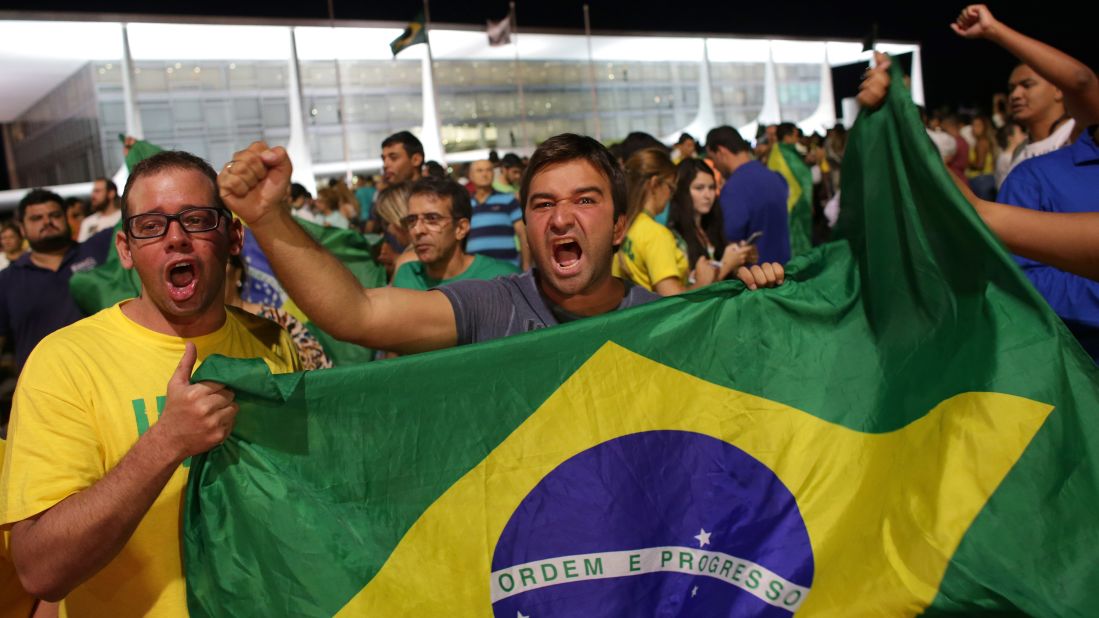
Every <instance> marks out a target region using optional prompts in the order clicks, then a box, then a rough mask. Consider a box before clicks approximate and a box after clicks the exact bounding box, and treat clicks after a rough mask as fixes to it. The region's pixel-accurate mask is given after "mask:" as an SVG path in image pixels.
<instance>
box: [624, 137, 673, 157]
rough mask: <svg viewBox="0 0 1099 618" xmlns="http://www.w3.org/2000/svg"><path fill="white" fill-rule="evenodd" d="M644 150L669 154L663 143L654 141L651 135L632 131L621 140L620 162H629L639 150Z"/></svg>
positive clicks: (668, 149)
mask: <svg viewBox="0 0 1099 618" xmlns="http://www.w3.org/2000/svg"><path fill="white" fill-rule="evenodd" d="M646 148H656V149H657V150H662V151H664V152H665V153H667V152H670V151H671V149H670V148H668V147H667V146H665V145H664V142H662V141H660V140H658V139H656V138H655V137H653V136H652V135H650V134H648V133H645V132H643V131H634V132H633V133H630V134H629V135H627V136H626V139H624V140H622V153H621V154H622V160H623V161H629V160H630V157H632V156H633V155H634V154H635V153H637V152H638V151H639V150H645V149H646Z"/></svg>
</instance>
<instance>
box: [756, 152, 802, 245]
mask: <svg viewBox="0 0 1099 618" xmlns="http://www.w3.org/2000/svg"><path fill="white" fill-rule="evenodd" d="M767 167H768V168H770V169H772V170H774V171H776V172H778V173H779V174H781V175H782V177H783V178H784V179H786V186H788V187H789V188H790V192H789V193H788V194H787V195H786V208H787V210H788V213H789V215H790V255H791V256H798V255H801V254H802V253H805V252H806V251H809V250H810V249H812V248H813V173H812V172H811V171H810V170H809V166H807V165H805V162H804V161H802V160H801V155H800V154H798V151H797V148H795V147H794V146H793V145H791V144H775V145H774V147H773V148H771V152H770V154H768V155H767Z"/></svg>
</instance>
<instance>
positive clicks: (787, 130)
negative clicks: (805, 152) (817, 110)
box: [775, 122, 798, 141]
mask: <svg viewBox="0 0 1099 618" xmlns="http://www.w3.org/2000/svg"><path fill="white" fill-rule="evenodd" d="M797 133H798V126H797V125H796V124H794V123H792V122H783V123H781V124H780V125H778V128H777V129H775V138H776V139H778V140H779V141H782V140H784V139H786V136H787V135H791V134H793V135H797Z"/></svg>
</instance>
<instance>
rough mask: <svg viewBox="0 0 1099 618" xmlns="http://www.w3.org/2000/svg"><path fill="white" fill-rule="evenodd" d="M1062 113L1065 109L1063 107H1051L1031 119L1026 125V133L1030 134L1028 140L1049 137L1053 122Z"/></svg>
mask: <svg viewBox="0 0 1099 618" xmlns="http://www.w3.org/2000/svg"><path fill="white" fill-rule="evenodd" d="M1064 115H1065V110H1064V109H1063V108H1057V107H1053V108H1050V109H1049V110H1048V111H1046V113H1044V114H1042V115H1041V116H1040V117H1038V118H1035V119H1034V120H1032V121H1031V122H1030V124H1028V125H1027V135H1029V136H1030V142H1031V143H1034V142H1038V141H1041V140H1044V139H1045V138H1047V137H1049V136H1050V135H1051V134H1052V133H1053V128H1054V127H1053V124H1054V123H1055V122H1057V120H1058V119H1060V118H1061V117H1062V116H1064Z"/></svg>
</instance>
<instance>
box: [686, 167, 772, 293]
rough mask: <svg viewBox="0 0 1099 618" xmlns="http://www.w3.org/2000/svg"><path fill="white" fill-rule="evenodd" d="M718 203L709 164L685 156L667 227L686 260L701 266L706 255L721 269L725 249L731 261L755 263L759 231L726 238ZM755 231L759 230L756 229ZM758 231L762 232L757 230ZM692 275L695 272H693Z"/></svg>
mask: <svg viewBox="0 0 1099 618" xmlns="http://www.w3.org/2000/svg"><path fill="white" fill-rule="evenodd" d="M716 205H717V178H716V177H715V176H714V171H713V170H712V169H710V166H709V165H707V164H706V162H705V161H703V160H701V159H684V160H683V161H682V162H681V163H680V164H679V165H678V166H677V167H676V184H675V193H674V194H673V195H672V203H671V216H669V218H668V227H669V228H671V230H672V231H673V232H674V233H675V234H676V235H677V237H678V240H679V245H680V248H681V249H682V250H683V251H684V252H685V253H686V254H687V263H688V264H695V270H696V271H697V270H698V268H700V258H703V257H705V258H706V261H708V262H709V265H710V267H712V268H713V267H716V268H719V269H720V270H724V269H726V268H728V265H724V266H723V265H722V262H721V260H722V258H724V257H725V254H726V253H727V252H730V251H731V252H733V253H734V255H732V256H729V257H730V258H731V259H730V264H731V265H733V266H734V268H735V267H739V266H741V265H743V264H754V263H755V262H756V260H757V259H758V251H757V250H756V248H755V246H754V244H755V241H756V240H758V239H759V235H754V237H752V238H750V239H748V240H746V241H744V242H742V243H728V242H726V241H725V230H724V225H725V223H724V219H723V217H722V214H721V208H720V207H718V208H715V206H716ZM757 234H758V233H757ZM760 235H761V234H760ZM692 275H693V276H692V277H688V281H690V280H691V279H692V278H694V279H695V280H697V276H696V275H694V273H692ZM727 275H728V272H724V273H723V272H720V271H719V273H718V279H724V278H725V277H726V276H727Z"/></svg>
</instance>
